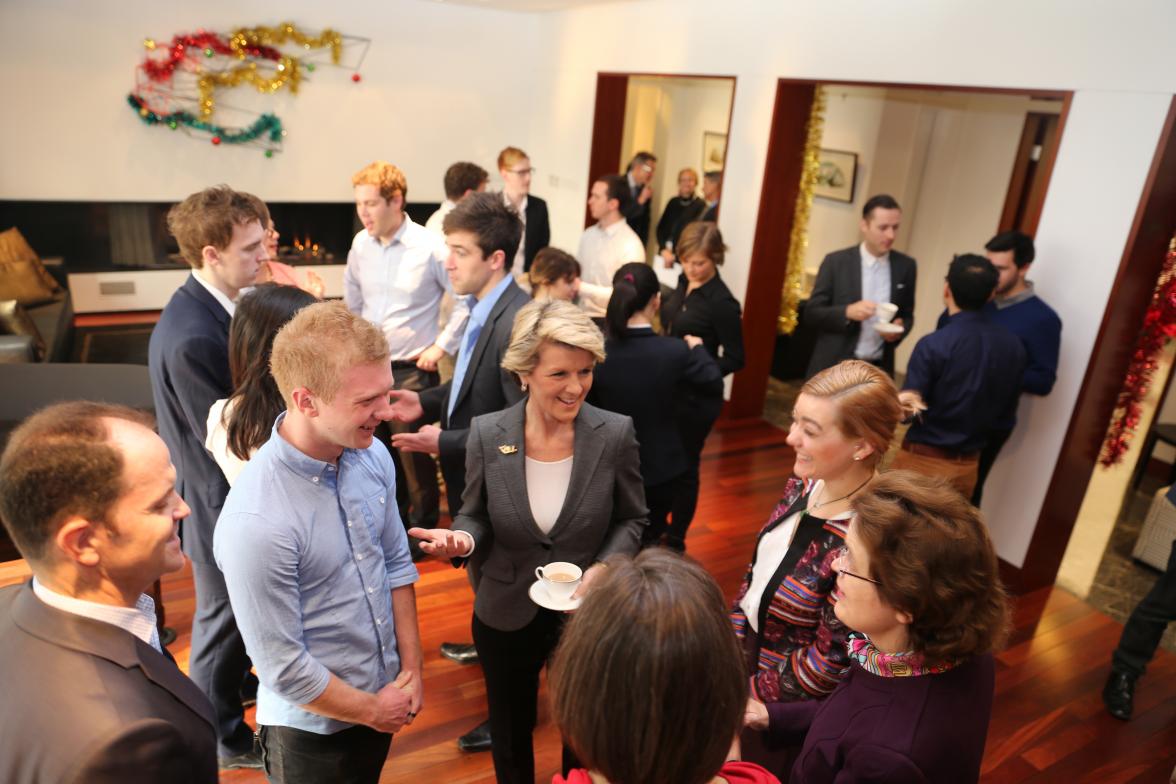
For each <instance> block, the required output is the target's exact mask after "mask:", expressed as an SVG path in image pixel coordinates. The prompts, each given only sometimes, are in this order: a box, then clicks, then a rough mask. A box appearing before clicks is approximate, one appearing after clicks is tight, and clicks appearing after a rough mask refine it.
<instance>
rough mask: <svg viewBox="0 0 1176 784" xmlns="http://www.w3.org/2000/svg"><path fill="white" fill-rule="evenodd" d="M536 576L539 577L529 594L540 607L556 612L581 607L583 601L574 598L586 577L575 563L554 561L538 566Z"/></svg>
mask: <svg viewBox="0 0 1176 784" xmlns="http://www.w3.org/2000/svg"><path fill="white" fill-rule="evenodd" d="M535 576H536V577H538V578H539V579H538V580H536V581H535V582H534V583H532V584H531V587H530V589H529V590H528V591H527V595H528V596H530V597H531V601H533V602H534V603H535V604H537V605H539V606H540V607H544V608H546V609H548V610H555V611H556V612H568V611H569V610H574V609H576V608H577V607H579V606H580V602H581V601H583V600H582V599H573V598H572V594H574V593H575V592H576V589H577V588H579V587H580V580H581V579H582V578H583V577H584V570H583V569H581V568H580V567H578V566H576V565H575V564H574V563H568V562H567V561H553V562H551V563H549V564H547V566H540V567H537V568H536V569H535Z"/></svg>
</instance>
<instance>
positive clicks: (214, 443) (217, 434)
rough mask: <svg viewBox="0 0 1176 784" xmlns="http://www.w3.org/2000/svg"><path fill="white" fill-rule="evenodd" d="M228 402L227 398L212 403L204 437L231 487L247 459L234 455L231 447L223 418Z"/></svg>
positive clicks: (206, 445) (208, 448)
mask: <svg viewBox="0 0 1176 784" xmlns="http://www.w3.org/2000/svg"><path fill="white" fill-rule="evenodd" d="M228 402H229V401H228V400H227V399H225V400H218V401H216V402H215V403H213V404H212V408H210V409H208V435H207V436H206V437H205V439H204V448H205V449H207V450H208V451H209V452H210V453H212V459H213V460H215V461H216V464H217V465H218V466H220V470H221V471H222V472H224V475H225V479H227V480H229V487H232V486H233V482H235V481H237V477H238V476H240V474H241V469H243V468H244V467H245V463H246V461H245V460H242V459H241V458H239V457H237V456H236V455H234V454H233V452H232V450H230V449H229V431H228V430H227V429H226V428H225V425H224V421H223V419H222V417H223V414H224V410H225V406H226V405H227V404H228ZM250 457H252V455H250Z"/></svg>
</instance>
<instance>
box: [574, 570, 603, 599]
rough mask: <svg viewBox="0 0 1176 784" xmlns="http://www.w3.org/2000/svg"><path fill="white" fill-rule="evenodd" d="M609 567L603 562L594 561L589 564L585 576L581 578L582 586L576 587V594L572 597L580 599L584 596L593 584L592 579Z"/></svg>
mask: <svg viewBox="0 0 1176 784" xmlns="http://www.w3.org/2000/svg"><path fill="white" fill-rule="evenodd" d="M607 568H608V567H607V566H605V565H604V564H602V563H594V564H592V565H591V566H589V567H588V569H587V571H585V572H584V576H583V577H581V578H580V587H579V588H577V589H576V592H575V593H574V594H572V598H573V599H579V598H581V597H583V596H584V594H586V593H588V586H589V585H591V584H592V581H593V580H595V579H596V577H597V575H599V574H600V573H601V572H603V571H604V570H605V569H607Z"/></svg>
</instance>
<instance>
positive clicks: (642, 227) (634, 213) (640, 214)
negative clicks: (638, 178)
mask: <svg viewBox="0 0 1176 784" xmlns="http://www.w3.org/2000/svg"><path fill="white" fill-rule="evenodd" d="M625 181H626V182H628V177H626V178H625ZM640 192H641V188H637V189H635V190H633V189H631V190H630V195H631V196H632V198H631V199H630V200H629V206H628V207H626V208H625V220H626V221H627V222H628V224H629V228H631V229H632V230H633V231H634V232H635V233H636V234H637V236H638V237H639V238H640V239H641V244H642V245H644V244H646V243H647V242H649V221H650V216H649V211H650V208H651V207H652V206H653V199H650V200H649V201H647V202H645V203H644V204H638V203H637V194H639V193H640Z"/></svg>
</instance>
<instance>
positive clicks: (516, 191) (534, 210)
mask: <svg viewBox="0 0 1176 784" xmlns="http://www.w3.org/2000/svg"><path fill="white" fill-rule="evenodd" d="M534 172H535V169H533V168H532V167H531V159H530V158H528V157H527V154H526V153H525V152H523V151H522V150H520V149H519V148H518V147H507V148H505V149H504V150H503V151H502V152H500V153H498V173H499V174H500V175H502V200H503V202H504V203H505V204H506V206H508V207H512V208H513V209H514V211H515V212H516V213H518V216H519V218H520V220H521V221H522V224H523V241H522V242H520V243H519V246H518V248H517V249H516V250H515V253H514V262H513V263H512V264H511V267H512V268H513V271H514V276H515V280H516V281H517V280H521V279H523V278H525V277H526V273H528V272H530V271H531V262H533V261H534V260H535V254H536V253H538V252H539V251H541V250H543V249H544V248H546V247H547V246H548V245H549V244H551V224H550V222H549V220H548V216H547V202H545V201H544V200H543V199H540V198H539V197H538V196H535V195H533V194H532V193H531V177H532V175H533V174H534Z"/></svg>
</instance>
